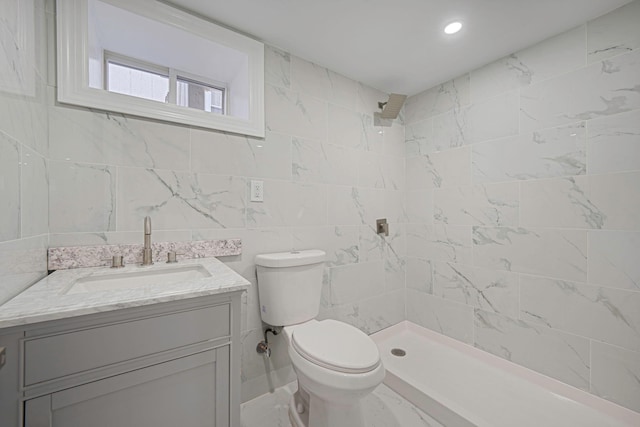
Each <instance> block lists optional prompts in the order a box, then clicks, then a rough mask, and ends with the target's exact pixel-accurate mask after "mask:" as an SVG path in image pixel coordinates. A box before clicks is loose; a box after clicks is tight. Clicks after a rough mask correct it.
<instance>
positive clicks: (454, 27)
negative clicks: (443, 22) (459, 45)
mask: <svg viewBox="0 0 640 427" xmlns="http://www.w3.org/2000/svg"><path fill="white" fill-rule="evenodd" d="M461 28H462V24H461V23H460V22H457V21H456V22H452V23H451V24H449V25H447V26H446V27H444V32H445V33H447V34H455V33H457V32H458V31H460V29H461Z"/></svg>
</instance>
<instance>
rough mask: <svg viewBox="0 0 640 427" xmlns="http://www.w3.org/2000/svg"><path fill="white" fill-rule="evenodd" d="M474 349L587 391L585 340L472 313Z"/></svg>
mask: <svg viewBox="0 0 640 427" xmlns="http://www.w3.org/2000/svg"><path fill="white" fill-rule="evenodd" d="M475 346H476V347H478V348H480V349H481V350H484V351H488V352H489V353H493V354H495V355H496V356H500V357H502V358H504V359H507V360H509V361H511V362H514V363H517V364H519V365H522V366H525V367H527V368H530V369H533V370H534V371H537V372H540V373H542V374H544V375H548V376H550V377H552V378H556V379H558V380H560V381H562V382H565V383H567V384H570V385H573V386H575V387H577V388H580V389H583V390H588V389H589V367H590V363H589V340H588V339H586V338H582V337H578V336H575V335H572V334H566V333H563V332H560V331H556V330H553V329H549V328H546V327H543V326H538V325H535V324H530V323H527V322H524V321H522V320H515V319H511V318H509V317H505V316H501V315H497V314H493V313H489V312H486V311H482V310H476V313H475Z"/></svg>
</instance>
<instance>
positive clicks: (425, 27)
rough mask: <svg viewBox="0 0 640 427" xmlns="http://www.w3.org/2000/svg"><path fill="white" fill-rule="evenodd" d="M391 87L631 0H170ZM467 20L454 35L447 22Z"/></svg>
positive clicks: (421, 81)
mask: <svg viewBox="0 0 640 427" xmlns="http://www.w3.org/2000/svg"><path fill="white" fill-rule="evenodd" d="M170 1H171V2H172V3H175V4H177V5H179V6H182V7H184V8H186V9H190V10H193V11H195V12H197V13H200V14H202V15H205V16H207V17H209V18H211V19H213V20H215V21H217V22H220V23H222V24H225V25H227V26H230V27H232V28H235V29H237V30H240V31H242V32H244V33H247V34H249V35H253V36H255V37H256V38H258V39H261V40H262V41H264V42H265V43H267V44H270V45H273V46H276V47H279V48H282V49H284V50H286V51H288V52H290V53H291V54H293V55H296V56H298V57H301V58H303V59H306V60H308V61H311V62H314V63H316V64H318V65H322V66H324V67H327V68H329V69H331V70H333V71H336V72H338V73H341V74H343V75H345V76H347V77H350V78H352V79H355V80H359V81H361V82H363V83H365V84H368V85H370V86H373V87H374V88H377V89H380V90H383V91H385V92H396V93H404V94H408V95H413V94H416V93H418V92H421V91H423V90H425V89H428V88H430V87H433V86H434V85H437V84H439V83H442V82H443V81H446V80H448V79H451V78H453V77H456V76H458V75H460V74H463V73H465V72H467V71H470V70H473V69H475V68H477V67H479V66H481V65H484V64H486V63H488V62H491V61H493V60H495V59H498V58H500V57H502V56H505V55H508V54H510V53H513V52H515V51H518V50H520V49H522V48H525V47H528V46H531V45H533V44H535V43H537V42H539V41H541V40H544V39H546V38H548V37H550V36H553V35H556V34H559V33H561V32H563V31H566V30H568V29H571V28H573V27H575V26H577V25H580V24H582V23H584V22H586V21H588V20H590V19H593V18H595V17H597V16H600V15H602V14H604V13H606V12H608V11H610V10H613V9H615V8H617V7H619V6H622V5H623V4H626V3H629V2H630V0H231V1H229V0H170ZM454 20H459V21H461V22H462V23H463V24H464V27H463V29H462V30H461V31H460V32H459V33H458V34H455V35H453V36H447V35H445V34H444V33H443V31H442V29H443V28H444V26H445V24H447V23H449V22H451V21H454Z"/></svg>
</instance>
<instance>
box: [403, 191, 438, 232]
mask: <svg viewBox="0 0 640 427" xmlns="http://www.w3.org/2000/svg"><path fill="white" fill-rule="evenodd" d="M433 192H434V190H413V191H405V195H406V202H405V204H406V211H407V222H414V223H416V222H417V223H425V224H433Z"/></svg>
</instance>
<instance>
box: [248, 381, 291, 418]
mask: <svg viewBox="0 0 640 427" xmlns="http://www.w3.org/2000/svg"><path fill="white" fill-rule="evenodd" d="M296 389H297V384H296V383H290V384H288V385H285V386H282V387H278V388H276V389H275V390H272V391H270V392H269V393H265V394H263V395H260V396H259V397H256V398H255V399H252V400H250V401H248V402H245V403H243V404H242V406H240V426H241V427H291V422H290V421H289V401H290V400H291V396H292V395H293V393H295V391H296Z"/></svg>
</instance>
